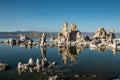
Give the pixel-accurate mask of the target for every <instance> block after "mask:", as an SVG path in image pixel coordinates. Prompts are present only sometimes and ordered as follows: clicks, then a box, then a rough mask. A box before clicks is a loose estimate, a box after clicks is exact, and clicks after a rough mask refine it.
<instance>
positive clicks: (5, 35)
mask: <svg viewBox="0 0 120 80" xmlns="http://www.w3.org/2000/svg"><path fill="white" fill-rule="evenodd" d="M43 33H45V34H46V36H49V37H52V36H54V37H57V34H58V32H37V31H15V32H0V38H11V37H12V38H16V37H17V38H18V37H19V35H20V34H27V35H28V36H29V37H31V38H33V37H40V36H41V35H42V34H43ZM81 35H83V36H87V35H88V36H94V35H95V33H94V32H81ZM116 38H120V32H119V33H116Z"/></svg>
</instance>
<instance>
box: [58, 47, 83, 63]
mask: <svg viewBox="0 0 120 80" xmlns="http://www.w3.org/2000/svg"><path fill="white" fill-rule="evenodd" d="M84 48H85V47H84V46H69V45H67V46H62V47H58V52H59V53H61V55H62V59H63V61H64V64H66V63H67V58H68V57H70V59H71V61H72V62H75V61H76V57H77V56H78V55H79V54H80V52H81V50H84Z"/></svg>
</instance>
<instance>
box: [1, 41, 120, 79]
mask: <svg viewBox="0 0 120 80" xmlns="http://www.w3.org/2000/svg"><path fill="white" fill-rule="evenodd" d="M2 40H4V39H0V41H2ZM36 41H37V40H36ZM42 49H43V48H42ZM42 49H41V48H36V47H34V46H32V48H30V47H25V48H21V47H20V46H10V45H5V44H2V43H0V61H3V62H4V63H7V64H9V65H10V69H8V70H7V71H0V80H27V79H28V80H48V77H49V76H54V75H58V78H59V80H113V79H114V78H117V77H119V76H120V52H116V53H115V54H113V52H112V51H111V50H104V51H102V52H100V51H98V50H90V49H89V48H83V47H61V48H58V47H47V48H45V49H44V53H42V51H41V50H42ZM43 57H46V59H47V60H48V61H50V62H52V61H55V62H56V65H55V66H54V67H51V68H47V69H45V70H42V71H40V72H36V71H33V72H32V73H31V72H29V71H27V72H24V73H22V74H18V71H17V65H18V62H22V63H27V62H28V60H29V58H33V60H34V63H35V62H36V59H37V58H39V59H42V58H43Z"/></svg>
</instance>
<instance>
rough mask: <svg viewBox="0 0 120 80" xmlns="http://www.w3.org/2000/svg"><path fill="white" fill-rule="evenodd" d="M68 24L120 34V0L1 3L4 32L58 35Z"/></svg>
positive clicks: (5, 0) (15, 0) (16, 0)
mask: <svg viewBox="0 0 120 80" xmlns="http://www.w3.org/2000/svg"><path fill="white" fill-rule="evenodd" d="M66 21H67V22H68V23H69V26H70V25H71V23H75V24H76V25H77V28H78V29H79V30H80V31H81V32H96V30H97V29H98V28H99V27H100V26H102V27H104V28H105V29H107V30H109V29H111V28H114V29H115V31H116V32H119V30H120V0H0V32H4V31H8V32H9V31H49V32H57V31H61V27H62V25H63V23H64V22H66Z"/></svg>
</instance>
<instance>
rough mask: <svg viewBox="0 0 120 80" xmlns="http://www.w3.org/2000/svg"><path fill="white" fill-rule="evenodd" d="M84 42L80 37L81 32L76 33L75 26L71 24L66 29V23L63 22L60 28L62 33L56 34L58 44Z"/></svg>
mask: <svg viewBox="0 0 120 80" xmlns="http://www.w3.org/2000/svg"><path fill="white" fill-rule="evenodd" d="M80 41H84V37H83V36H81V32H80V31H78V29H77V26H76V24H74V23H73V24H71V27H70V29H68V23H67V22H65V23H64V24H63V27H62V32H61V33H58V43H70V42H80Z"/></svg>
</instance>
